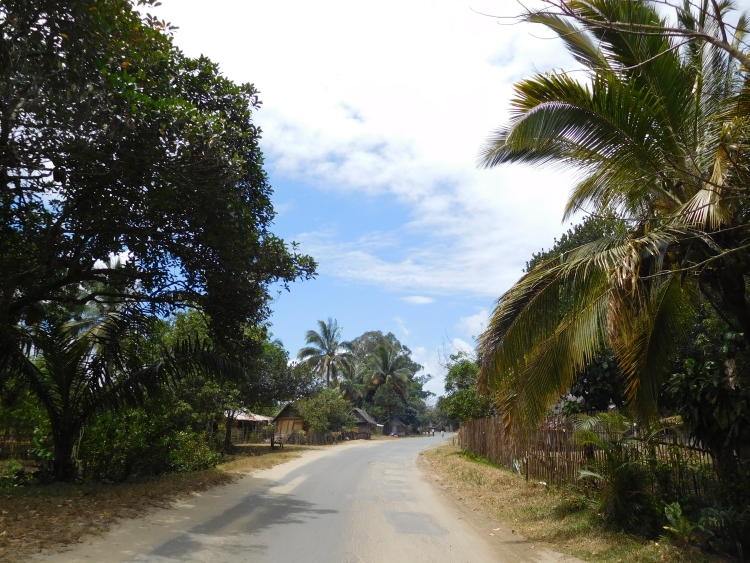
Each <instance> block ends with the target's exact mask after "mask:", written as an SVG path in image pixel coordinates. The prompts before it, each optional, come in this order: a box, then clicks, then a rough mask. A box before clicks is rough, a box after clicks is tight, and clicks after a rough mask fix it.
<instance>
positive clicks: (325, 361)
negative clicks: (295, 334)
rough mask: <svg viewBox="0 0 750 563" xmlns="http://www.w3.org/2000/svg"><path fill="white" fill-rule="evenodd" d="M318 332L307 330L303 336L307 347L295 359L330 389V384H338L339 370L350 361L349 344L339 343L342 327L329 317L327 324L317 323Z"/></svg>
mask: <svg viewBox="0 0 750 563" xmlns="http://www.w3.org/2000/svg"><path fill="white" fill-rule="evenodd" d="M318 327H319V328H320V332H316V331H314V330H308V331H307V334H306V335H305V343H306V344H308V346H306V347H304V348H302V349H301V350H300V351H299V352H298V353H297V359H298V360H300V361H301V362H304V363H305V365H307V366H308V367H310V368H311V369H313V370H316V371H317V372H318V374H319V375H320V377H322V378H324V379H325V381H326V386H327V387H330V386H331V382H333V384H334V385H335V384H336V383H337V382H338V377H339V374H340V373H341V370H342V369H344V367H345V366H346V365H347V363H348V362H349V361H350V359H351V357H352V355H351V352H350V351H349V343H348V342H343V341H341V331H342V330H343V328H342V327H340V326H339V324H338V322H337V321H336V320H335V319H332V318H331V317H328V322H323V321H318Z"/></svg>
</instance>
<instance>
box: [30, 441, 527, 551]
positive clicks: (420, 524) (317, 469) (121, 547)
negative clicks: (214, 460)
mask: <svg viewBox="0 0 750 563" xmlns="http://www.w3.org/2000/svg"><path fill="white" fill-rule="evenodd" d="M439 440H440V439H439V438H437V437H435V438H426V437H424V438H407V439H395V438H394V439H392V440H379V441H371V442H357V443H353V444H347V445H345V446H338V447H331V448H325V449H323V450H319V451H315V452H311V453H310V455H306V456H304V457H303V458H302V459H301V460H295V461H292V462H290V463H288V464H285V465H282V466H278V467H276V468H274V469H271V470H266V471H262V472H259V473H256V474H255V475H254V476H252V477H245V478H243V479H241V480H240V481H239V482H237V483H235V484H232V485H229V486H226V487H222V488H220V489H217V490H216V491H212V492H210V493H204V494H202V495H196V498H195V500H194V501H193V500H191V501H189V502H181V503H178V504H177V505H176V506H175V507H173V508H171V509H165V510H159V511H157V512H155V513H153V514H150V515H149V516H146V517H144V518H141V519H137V520H131V521H125V522H123V523H122V524H121V525H120V526H118V527H117V528H116V529H114V530H113V531H112V532H110V533H108V534H106V535H105V536H102V537H100V538H94V539H92V540H90V541H88V542H87V543H85V544H84V545H82V546H80V547H76V548H75V549H73V550H71V551H67V552H62V553H56V554H51V555H40V557H39V558H38V560H39V561H44V562H45V563H62V562H65V563H78V562H83V561H86V562H89V563H91V562H96V563H178V562H179V563H193V562H202V563H203V562H205V563H240V562H242V563H245V562H252V563H256V562H257V563H284V562H287V561H295V562H298V563H332V562H333V563H338V562H341V563H361V562H365V563H381V562H382V563H400V562H404V563H407V562H408V563H415V562H422V561H425V562H427V561H429V562H435V563H442V562H445V563H448V562H450V563H462V562H467V563H468V562H471V563H485V562H487V563H489V562H490V561H492V562H494V563H498V562H505V561H508V562H509V561H513V562H515V561H519V560H528V559H526V558H525V557H523V556H521V557H504V556H503V554H502V553H498V551H496V547H494V546H493V545H492V544H491V543H490V542H489V541H488V540H487V538H486V537H483V536H482V535H480V534H479V533H478V532H477V530H476V529H474V528H472V527H471V526H470V525H468V524H467V523H466V520H464V519H461V518H460V516H461V515H460V514H459V513H458V512H456V511H455V510H454V509H452V508H451V506H450V505H449V504H448V503H446V501H445V500H444V499H443V498H442V497H440V496H439V494H438V493H436V491H435V490H434V489H433V488H432V486H431V485H429V484H428V483H427V482H426V481H425V480H424V479H423V478H422V475H421V473H420V470H419V469H418V468H417V465H416V459H417V456H418V454H419V452H420V451H422V450H424V449H426V448H428V447H429V446H432V445H435V444H436V443H437V442H438V441H439Z"/></svg>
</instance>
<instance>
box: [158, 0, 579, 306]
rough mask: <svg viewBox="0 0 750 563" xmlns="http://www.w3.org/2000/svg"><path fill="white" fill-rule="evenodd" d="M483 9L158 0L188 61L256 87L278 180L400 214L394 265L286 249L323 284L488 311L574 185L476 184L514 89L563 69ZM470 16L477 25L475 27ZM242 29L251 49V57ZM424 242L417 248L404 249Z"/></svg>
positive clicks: (359, 251) (348, 250) (510, 8)
mask: <svg viewBox="0 0 750 563" xmlns="http://www.w3.org/2000/svg"><path fill="white" fill-rule="evenodd" d="M520 9H521V8H520V6H519V5H518V4H517V3H515V2H507V3H498V2H490V1H489V0H486V1H485V0H471V1H469V0H429V1H427V0H424V1H421V2H419V1H414V2H398V1H395V0H394V1H390V2H388V1H384V2H379V3H377V4H370V3H357V2H346V1H327V2H324V3H310V2H301V1H300V2H294V1H292V2H283V3H274V2H267V3H252V4H248V3H245V2H239V1H237V0H235V1H232V0H215V1H214V2H212V4H211V8H210V9H206V8H205V5H204V4H203V3H201V2H198V1H197V0H164V6H162V7H161V8H159V9H157V10H156V12H157V13H159V14H161V15H163V16H164V17H166V19H168V20H170V21H172V22H174V23H175V24H176V25H178V26H180V30H179V31H178V32H177V35H176V40H177V43H178V44H179V45H180V46H182V47H183V48H184V49H185V50H186V51H187V52H188V54H191V55H197V54H199V53H205V54H206V55H208V56H209V57H211V58H212V59H214V60H217V61H219V62H221V66H222V69H223V70H224V71H225V72H226V73H227V74H228V75H229V76H230V77H231V78H233V79H234V80H246V81H252V82H254V83H255V84H256V85H257V86H258V87H259V89H260V90H261V98H262V100H263V102H264V106H263V109H262V110H261V111H260V112H258V114H257V116H256V119H257V121H258V122H259V124H260V125H261V126H262V127H263V130H264V137H263V141H262V148H263V150H264V152H265V154H266V157H267V161H268V162H269V163H270V164H271V166H272V167H273V169H274V170H275V173H276V174H283V175H286V176H288V177H291V178H300V179H304V180H305V182H307V183H313V184H316V185H318V186H319V188H320V189H321V190H324V191H327V192H330V193H335V192H345V193H352V192H361V193H367V194H382V195H385V196H387V197H389V198H392V199H393V201H394V202H397V203H399V204H400V205H404V206H406V207H407V209H408V210H409V212H410V214H411V217H412V220H411V221H410V222H409V223H408V224H406V225H403V226H402V227H401V228H399V229H397V230H396V232H391V233H387V232H386V233H380V235H381V236H383V237H386V238H388V237H390V238H393V239H396V240H395V242H393V244H394V245H395V248H397V249H399V250H401V251H402V252H401V253H400V254H399V255H398V256H397V257H395V256H394V252H393V247H387V248H385V247H383V246H379V247H378V246H376V245H374V244H372V243H373V241H372V240H368V241H364V244H362V242H363V241H353V240H347V239H346V238H343V237H342V236H341V235H337V236H321V234H320V233H307V234H304V235H303V236H300V237H295V239H297V240H300V242H301V243H302V250H303V251H305V252H309V253H311V254H312V255H313V256H315V257H316V259H318V260H319V262H320V264H321V272H322V273H327V274H331V275H335V276H340V277H345V278H349V279H353V280H360V281H366V282H369V283H373V284H377V285H382V286H387V287H391V288H394V289H401V290H409V289H411V290H413V291H415V293H421V292H426V291H434V292H452V293H466V292H470V293H472V294H476V295H482V296H488V295H492V296H497V295H499V294H500V293H501V292H502V291H503V290H505V289H507V287H508V286H509V285H510V284H511V283H513V282H514V281H515V280H516V279H517V278H518V277H519V275H520V273H521V268H522V266H523V264H524V262H525V261H526V260H527V259H528V258H529V256H530V254H531V252H532V251H536V250H538V249H539V248H540V247H542V246H545V245H548V244H549V243H550V242H551V241H552V238H553V237H554V236H556V235H558V234H559V233H560V231H561V230H562V227H561V226H560V224H559V219H560V217H561V213H562V208H563V202H564V200H565V198H566V195H567V192H568V189H569V185H570V178H569V177H567V176H565V175H561V174H559V173H554V174H553V173H552V172H549V171H539V170H532V169H530V168H520V167H515V168H514V167H506V168H502V169H496V170H491V171H480V170H477V169H476V166H475V161H476V155H477V151H478V149H479V147H480V145H481V143H482V142H483V141H484V139H485V138H486V137H487V135H488V133H489V132H490V131H491V130H492V129H494V128H496V127H498V126H500V125H502V124H503V123H505V122H506V121H507V119H508V115H509V114H508V109H509V100H510V98H511V97H512V84H513V82H514V81H515V80H518V79H520V78H522V77H526V76H528V75H530V74H531V73H533V72H534V69H535V67H536V66H537V65H539V66H540V67H541V68H540V69H541V70H546V69H548V68H555V67H556V68H559V67H562V66H566V67H569V66H570V60H571V59H570V58H569V57H568V56H567V55H566V54H565V53H564V50H563V49H561V48H560V43H559V42H558V41H542V40H540V39H538V38H537V37H533V36H531V33H535V34H539V33H543V32H542V31H541V30H540V29H539V28H537V27H533V26H530V25H519V26H510V27H509V26H498V25H497V20H495V19H492V18H488V17H485V16H481V15H479V14H477V13H476V11H482V12H488V13H494V14H498V15H514V14H517V13H518V11H519V10H520ZM474 10H476V11H474ZM248 21H253V22H255V25H253V34H252V43H251V45H247V44H246V40H247V25H248ZM414 237H418V238H420V241H419V244H418V245H416V244H415V245H414V247H413V248H412V247H410V246H409V245H410V242H409V241H410V240H412V239H413V238H414Z"/></svg>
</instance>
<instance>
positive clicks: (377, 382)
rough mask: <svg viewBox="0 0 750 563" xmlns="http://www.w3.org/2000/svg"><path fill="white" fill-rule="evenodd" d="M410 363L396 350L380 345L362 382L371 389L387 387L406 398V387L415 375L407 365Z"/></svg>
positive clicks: (367, 365) (370, 359) (369, 362)
mask: <svg viewBox="0 0 750 563" xmlns="http://www.w3.org/2000/svg"><path fill="white" fill-rule="evenodd" d="M408 362H409V358H408V357H407V356H404V355H401V354H399V353H398V351H397V350H396V349H395V348H393V347H391V346H382V345H379V346H377V347H376V348H375V351H374V352H373V353H372V355H371V356H370V357H369V358H368V359H367V364H366V366H365V368H364V370H363V372H362V380H363V381H364V383H365V385H366V386H368V387H369V388H370V389H378V388H379V387H381V386H386V387H388V388H392V389H393V390H394V391H395V392H396V393H398V394H399V395H401V396H402V397H404V398H406V386H407V384H408V383H409V378H410V377H412V376H413V375H414V372H413V371H412V370H411V369H409V368H408V367H406V365H405V364H407V363H408Z"/></svg>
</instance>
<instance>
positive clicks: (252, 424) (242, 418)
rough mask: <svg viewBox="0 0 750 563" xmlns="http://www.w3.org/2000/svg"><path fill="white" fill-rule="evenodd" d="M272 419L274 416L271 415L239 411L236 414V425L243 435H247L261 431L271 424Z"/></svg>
mask: <svg viewBox="0 0 750 563" xmlns="http://www.w3.org/2000/svg"><path fill="white" fill-rule="evenodd" d="M227 414H228V413H227ZM272 420H273V417H271V416H265V415H262V414H254V413H252V412H250V411H239V412H238V413H236V414H235V415H234V427H235V428H237V429H238V431H239V432H240V433H241V434H242V435H247V434H250V433H251V432H260V431H261V430H263V428H265V427H266V426H268V425H269V424H271V421H272Z"/></svg>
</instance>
